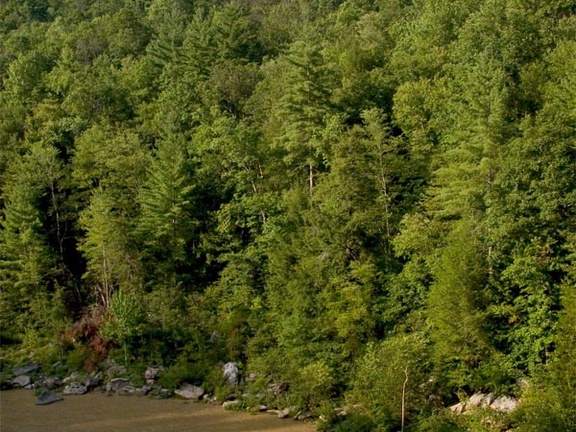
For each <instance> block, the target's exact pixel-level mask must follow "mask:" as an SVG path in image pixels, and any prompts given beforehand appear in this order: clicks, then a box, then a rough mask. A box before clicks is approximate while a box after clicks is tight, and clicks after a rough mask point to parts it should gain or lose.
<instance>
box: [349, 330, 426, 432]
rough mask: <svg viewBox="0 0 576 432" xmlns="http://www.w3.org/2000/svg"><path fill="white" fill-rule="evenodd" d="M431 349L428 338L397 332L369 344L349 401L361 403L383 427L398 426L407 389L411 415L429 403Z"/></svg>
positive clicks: (366, 412)
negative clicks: (429, 355) (429, 350)
mask: <svg viewBox="0 0 576 432" xmlns="http://www.w3.org/2000/svg"><path fill="white" fill-rule="evenodd" d="M427 351H428V348H427V343H426V340H425V339H424V338H423V337H422V336H421V335H418V334H409V335H402V334H401V335H396V336H392V337H390V338H389V339H386V340H384V341H383V342H380V343H378V344H371V345H369V346H368V348H367V350H366V354H365V355H364V356H363V357H362V358H361V359H359V361H358V364H357V367H356V370H355V372H354V376H353V378H352V389H351V391H350V392H349V393H348V397H347V399H348V402H349V403H350V404H353V405H359V408H358V409H359V410H360V412H361V413H362V414H364V415H366V416H367V417H369V418H370V419H371V420H372V422H373V424H374V425H381V426H380V427H381V430H390V428H395V427H397V426H398V425H400V423H401V419H402V396H403V389H404V390H405V394H404V402H405V410H406V411H405V415H406V417H407V418H409V417H411V416H412V415H413V414H414V413H415V412H417V411H419V410H420V409H422V407H423V405H424V404H425V399H426V395H425V394H424V392H423V387H424V386H425V384H426V382H427V380H428V376H427V375H428V373H429V370H428V367H429V365H428V353H427ZM404 385H405V387H404Z"/></svg>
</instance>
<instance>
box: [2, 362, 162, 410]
mask: <svg viewBox="0 0 576 432" xmlns="http://www.w3.org/2000/svg"><path fill="white" fill-rule="evenodd" d="M56 366H57V365H53V368H52V369H56V368H57V367H56ZM162 370H163V368H161V367H151V368H148V369H147V370H146V371H145V373H144V380H145V382H146V384H145V385H143V386H136V385H135V384H134V383H133V382H132V381H131V380H130V379H128V378H126V377H125V375H126V374H127V370H126V368H125V367H124V366H120V365H116V364H113V363H112V362H108V363H105V364H104V365H103V370H96V371H94V372H93V373H91V374H88V373H80V372H72V373H71V374H70V375H68V376H67V377H65V378H63V379H61V378H60V377H55V376H45V375H43V374H42V373H41V367H40V365H39V364H38V363H29V364H27V365H24V366H18V367H15V368H13V369H12V371H11V373H3V375H4V379H3V380H2V383H1V388H2V389H10V388H21V389H29V390H41V393H40V395H39V397H38V399H37V401H36V404H37V405H47V404H51V403H54V402H58V401H61V400H63V396H79V395H83V394H86V393H88V392H90V391H93V390H95V389H97V388H99V389H101V390H102V391H103V392H104V393H106V394H108V395H113V394H116V395H123V396H145V395H147V394H149V393H150V392H152V391H154V395H155V396H157V397H161V398H166V397H170V396H173V392H172V391H170V390H168V389H164V388H162V387H160V386H158V385H156V380H157V378H158V375H159V373H160V372H161V371H162ZM58 389H59V390H61V393H55V391H56V390H58Z"/></svg>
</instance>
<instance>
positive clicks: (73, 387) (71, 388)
mask: <svg viewBox="0 0 576 432" xmlns="http://www.w3.org/2000/svg"><path fill="white" fill-rule="evenodd" d="M86 393H88V387H86V386H85V385H84V384H81V383H79V382H71V383H70V384H68V385H67V386H66V387H64V390H63V391H62V394H63V395H64V396H79V395H83V394H86Z"/></svg>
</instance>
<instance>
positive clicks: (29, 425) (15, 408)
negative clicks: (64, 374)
mask: <svg viewBox="0 0 576 432" xmlns="http://www.w3.org/2000/svg"><path fill="white" fill-rule="evenodd" d="M35 401H36V397H35V396H34V394H33V393H32V391H26V390H12V391H3V392H0V432H250V431H255V432H313V431H315V430H316V429H315V428H314V426H313V425H310V424H305V423H301V422H296V421H294V420H280V419H278V418H276V417H275V416H273V415H270V414H256V415H252V414H247V413H239V412H230V411H225V410H223V409H222V407H220V406H216V405H202V404H196V403H190V402H186V401H182V400H176V399H168V400H154V399H149V398H138V397H128V396H106V395H104V394H101V393H98V392H93V393H89V394H86V395H83V396H69V397H66V398H65V399H64V400H63V401H60V402H56V403H54V404H51V405H45V406H36V405H34V402H35Z"/></svg>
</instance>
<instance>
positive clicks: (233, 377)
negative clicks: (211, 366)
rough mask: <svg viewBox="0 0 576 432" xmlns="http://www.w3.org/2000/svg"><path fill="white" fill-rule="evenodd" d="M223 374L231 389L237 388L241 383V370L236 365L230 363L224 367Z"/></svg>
mask: <svg viewBox="0 0 576 432" xmlns="http://www.w3.org/2000/svg"><path fill="white" fill-rule="evenodd" d="M222 374H223V375H224V378H226V383H227V384H228V385H229V386H230V387H236V386H237V385H238V384H239V383H240V370H239V369H238V365H237V364H236V363H234V362H229V363H226V364H225V365H224V366H222Z"/></svg>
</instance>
